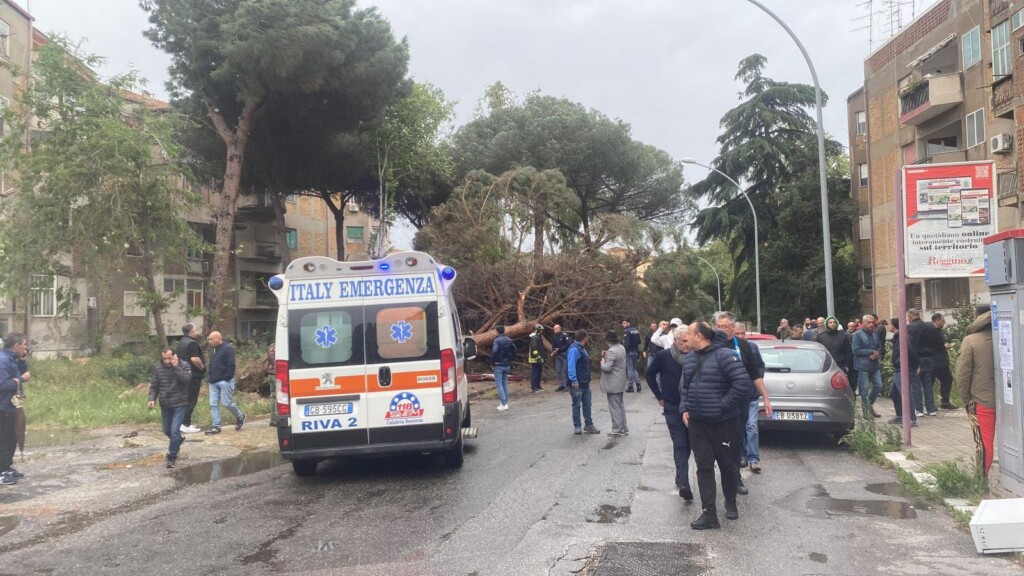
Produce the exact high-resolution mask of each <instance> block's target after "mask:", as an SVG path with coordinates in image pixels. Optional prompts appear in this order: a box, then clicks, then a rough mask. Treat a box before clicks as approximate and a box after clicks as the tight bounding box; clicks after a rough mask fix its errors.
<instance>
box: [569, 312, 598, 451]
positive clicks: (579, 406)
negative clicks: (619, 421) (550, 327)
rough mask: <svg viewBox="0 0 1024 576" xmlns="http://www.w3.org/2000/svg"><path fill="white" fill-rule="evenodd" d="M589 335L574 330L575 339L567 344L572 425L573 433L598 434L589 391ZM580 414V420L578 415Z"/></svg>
mask: <svg viewBox="0 0 1024 576" xmlns="http://www.w3.org/2000/svg"><path fill="white" fill-rule="evenodd" d="M588 344H590V337H589V336H587V331H586V330H583V329H580V330H577V331H576V334H575V341H574V342H573V343H572V344H571V345H570V346H569V355H568V362H569V386H570V390H569V392H570V394H571V395H572V427H573V434H583V432H586V433H588V434H600V433H601V431H600V430H598V429H597V427H596V426H594V418H593V414H592V412H591V409H592V404H591V403H592V400H593V399H592V397H591V393H590V354H589V353H588V352H587V345H588ZM581 415H582V422H581V418H580V416H581Z"/></svg>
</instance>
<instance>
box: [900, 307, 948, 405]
mask: <svg viewBox="0 0 1024 576" xmlns="http://www.w3.org/2000/svg"><path fill="white" fill-rule="evenodd" d="M907 332H909V333H910V335H911V336H913V342H914V345H915V347H916V349H917V356H918V358H920V361H921V368H920V369H919V371H918V372H919V375H920V377H921V378H920V380H921V383H920V386H921V387H922V388H923V395H922V398H923V400H924V401H923V402H922V401H921V399H918V401H917V403H916V404H915V405H914V406H915V408H916V409H917V412H918V414H917V415H918V416H923V415H924V414H925V413H927V414H928V415H929V416H938V414H939V409H938V408H936V406H935V379H934V378H933V377H932V374H933V373H934V369H935V350H936V348H938V347H939V346H942V340H943V338H942V333H941V332H939V330H938V329H937V328H936V327H935V325H934V324H932V323H931V322H925V321H924V320H921V311H920V310H918V309H917V308H911V309H910V310H907Z"/></svg>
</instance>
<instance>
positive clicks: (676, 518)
mask: <svg viewBox="0 0 1024 576" xmlns="http://www.w3.org/2000/svg"><path fill="white" fill-rule="evenodd" d="M495 405H496V402H495V401H493V400H481V401H480V402H478V403H477V404H475V405H474V410H473V412H474V414H473V416H474V425H475V426H477V427H478V428H479V431H480V435H479V438H477V439H476V440H472V441H470V442H469V444H468V447H467V456H466V464H465V467H464V468H463V469H462V470H460V471H448V470H444V469H441V468H440V467H438V466H437V464H436V462H435V461H434V460H433V459H431V458H427V457H419V456H417V457H406V458H400V459H389V460H373V461H349V462H342V461H339V462H332V463H327V464H322V465H321V468H320V470H319V471H318V473H317V475H316V476H315V477H312V478H298V477H296V476H294V475H293V474H292V472H291V467H290V466H287V465H283V466H271V467H269V468H265V469H260V468H261V467H265V466H268V465H272V464H274V463H276V461H274V460H273V459H271V458H268V457H267V456H266V455H263V456H259V455H256V456H251V457H250V458H249V459H248V460H246V461H240V460H239V461H231V462H228V463H225V464H224V465H223V467H224V470H221V469H220V468H219V466H220V465H218V468H216V470H218V472H217V474H215V475H224V476H229V477H227V478H223V479H220V480H216V481H211V482H207V481H204V480H205V479H206V478H208V477H209V476H210V471H211V468H210V465H209V464H204V465H202V466H205V468H196V470H194V471H192V472H194V474H191V475H190V472H189V471H187V470H179V471H177V472H175V473H173V474H168V473H167V472H164V471H162V470H160V471H155V470H154V471H153V472H152V476H151V479H150V480H147V481H145V482H142V483H141V484H140V485H138V486H134V485H133V486H127V485H126V486H124V487H123V492H122V493H121V496H122V497H121V498H120V499H119V500H118V504H117V505H116V506H107V507H98V510H100V509H101V511H98V512H96V513H94V514H81V513H79V514H76V515H71V516H67V517H63V518H60V519H59V520H58V521H54V522H52V523H50V524H47V525H43V526H36V527H34V531H29V530H27V529H26V530H21V529H19V528H16V529H14V530H12V531H10V532H8V533H6V534H5V533H4V531H3V526H2V523H0V534H3V535H2V536H0V574H8V573H9V574H131V575H137V574H154V575H156V574H168V575H176V576H182V575H189V576H190V575H199V574H262V573H266V574H280V573H322V574H340V575H347V574H352V575H356V574H358V575H361V576H365V575H376V574H380V575H385V574H387V575H403V574H410V575H423V574H439V575H440V574H444V575H451V574H465V575H474V574H475V575H491V574H510V575H519V574H574V573H579V572H580V571H581V570H586V572H585V573H591V574H633V573H635V574H666V575H668V574H672V575H676V574H714V575H719V574H724V575H729V574H737V575H739V574H743V575H750V574H771V573H777V574H849V575H854V574H857V575H859V574H876V573H887V574H951V575H957V574H984V575H986V576H993V575H1000V574H1019V573H1021V570H1020V567H1019V566H1017V565H1016V564H1014V563H1013V562H1012V561H1011V560H1012V559H1011V558H1009V557H1005V556H1004V557H996V558H992V557H981V556H979V555H977V554H975V552H974V547H973V544H972V541H971V538H970V535H969V534H968V533H967V532H966V531H964V530H962V529H960V528H958V527H957V526H956V525H955V523H954V522H953V520H952V519H951V518H950V517H949V516H947V515H946V513H945V512H943V511H941V510H930V509H927V507H914V502H913V501H912V500H911V499H908V498H903V497H899V496H889V495H883V494H878V493H875V492H891V491H892V490H893V489H894V487H893V486H892V485H891V484H890V483H891V482H893V481H894V480H895V477H894V475H893V473H891V472H889V471H887V470H883V469H881V468H879V467H877V466H874V465H869V464H866V463H865V462H864V461H862V460H860V459H859V458H857V457H855V456H853V455H851V454H849V453H848V452H847V451H846V450H844V449H842V448H837V447H835V446H832V445H830V444H829V443H828V442H827V441H826V440H824V439H814V438H805V437H800V436H798V435H772V436H767V437H763V442H762V465H763V467H764V472H763V473H762V474H760V475H757V476H752V477H748V478H747V480H746V483H747V485H748V486H749V487H750V492H751V493H750V495H749V496H741V497H740V519H739V520H738V521H735V522H733V521H727V520H725V519H724V518H723V519H722V523H723V529H722V530H719V531H709V532H694V531H692V530H691V529H690V528H689V523H690V521H691V520H693V519H694V518H695V517H696V516H697V515H698V514H699V504H685V503H684V502H683V500H682V499H681V498H679V497H678V495H676V493H675V491H674V488H673V472H672V461H671V453H670V443H669V438H668V433H667V429H666V427H665V424H664V419H663V417H662V416H661V414H660V408H658V406H657V403H656V402H655V401H654V399H653V397H652V396H651V395H650V394H649V393H648V392H647V391H646V390H645V391H644V393H642V394H628V395H627V407H628V417H629V421H630V424H629V426H630V430H631V433H630V435H629V436H627V437H625V438H620V439H611V438H608V437H607V436H605V434H604V433H602V434H601V435H596V436H593V435H583V436H575V435H573V434H572V427H571V424H570V420H569V409H568V406H569V398H568V397H567V396H566V395H565V394H560V393H555V392H546V393H544V394H540V395H534V396H530V397H524V398H516V399H513V401H512V404H511V409H510V410H509V411H507V412H497V411H495V410H494V407H495ZM595 407H596V408H597V410H596V411H595V420H596V423H597V425H598V426H599V427H601V428H602V429H603V432H604V431H607V429H608V424H609V420H608V412H607V407H606V403H605V401H604V398H603V397H602V396H600V395H595ZM246 466H248V468H247V467H246ZM250 470H257V471H255V472H251V473H248V472H250ZM692 473H693V472H692V466H691V476H692ZM744 474H745V475H748V474H749V472H746V471H745V472H744ZM103 481H104V480H103V479H102V477H100V478H99V479H98V480H97V484H99V485H92V486H90V485H89V484H88V483H86V484H85V485H84V487H82V488H81V493H82V494H86V493H91V492H94V491H100V492H102V491H103V490H104V486H103V485H102V483H103ZM693 485H694V486H696V483H695V482H693ZM869 486H870V488H871V490H874V491H875V492H869V491H868V487H869ZM107 489H108V490H109V487H108V488H107ZM119 490H120V489H119ZM126 495H130V497H129V496H126ZM115 496H116V495H115ZM83 497H84V496H83ZM112 497H114V496H112ZM719 498H721V496H719ZM2 502H3V501H2V500H0V503H2ZM0 507H3V505H2V504H0ZM720 507H721V505H720ZM0 514H2V512H0Z"/></svg>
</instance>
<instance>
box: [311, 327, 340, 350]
mask: <svg viewBox="0 0 1024 576" xmlns="http://www.w3.org/2000/svg"><path fill="white" fill-rule="evenodd" d="M337 342H338V331H337V330H335V329H334V328H331V327H330V326H324V327H322V328H317V330H316V345H317V346H319V347H321V348H330V347H331V346H334V344H335V343H337Z"/></svg>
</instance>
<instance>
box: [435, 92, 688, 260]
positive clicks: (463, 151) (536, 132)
mask: <svg viewBox="0 0 1024 576" xmlns="http://www.w3.org/2000/svg"><path fill="white" fill-rule="evenodd" d="M485 100H486V102H484V103H482V104H481V106H480V108H479V111H478V112H479V114H481V115H480V116H479V117H477V118H476V119H474V120H473V121H471V122H470V123H469V124H466V125H465V126H463V127H462V128H460V129H459V130H458V132H456V134H455V136H454V138H453V148H454V152H453V156H454V159H455V165H456V174H457V175H458V176H460V177H461V175H464V174H467V173H468V172H470V171H472V170H476V169H483V170H486V171H488V172H490V173H492V174H501V173H504V172H505V171H507V170H511V169H514V168H516V167H519V166H531V167H533V168H535V169H537V170H558V171H560V172H561V173H562V174H563V175H564V177H565V182H566V187H567V188H568V189H569V190H570V191H572V193H573V194H574V195H575V196H576V201H575V202H573V203H572V204H568V205H552V206H550V207H549V208H548V210H547V214H546V219H547V220H548V222H549V225H550V226H551V227H552V229H551V233H552V234H551V236H552V239H553V240H557V241H560V242H561V243H563V244H565V243H581V244H583V245H584V246H585V247H586V248H587V249H588V250H590V251H594V250H597V249H599V248H600V247H601V246H603V245H605V244H607V243H608V242H611V241H613V240H614V239H615V238H616V236H615V226H614V225H612V226H608V225H607V224H606V219H608V218H609V217H612V218H614V217H615V216H616V215H619V214H627V215H629V216H631V217H633V218H635V219H636V220H637V221H640V222H651V223H655V224H669V223H671V222H672V221H673V220H676V219H679V218H680V217H682V216H683V215H684V214H686V213H687V211H688V210H689V209H691V207H692V203H691V202H689V200H688V198H687V196H686V195H685V194H684V193H683V175H682V169H681V167H680V165H679V164H678V163H677V162H675V161H673V160H672V159H671V157H669V155H668V154H667V153H665V152H664V151H662V150H658V149H657V148H655V147H653V146H649V145H647V144H644V143H642V142H638V141H636V140H634V139H633V138H632V136H631V134H630V129H629V126H628V125H627V124H626V123H624V122H622V121H616V120H612V119H610V118H608V117H606V116H605V115H603V114H601V113H600V112H597V111H595V110H592V109H587V108H585V107H584V106H583V105H581V104H578V103H575V102H571V101H569V100H566V99H564V98H555V97H552V96H544V95H541V94H537V93H534V94H530V95H528V96H527V97H526V98H525V99H524V100H523V101H522V102H517V101H516V100H515V99H514V98H512V96H511V95H510V93H509V92H508V91H507V89H505V88H504V87H503V86H501V85H495V86H492V87H491V88H489V89H488V91H487V94H486V96H485ZM484 114H485V115H484Z"/></svg>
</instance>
